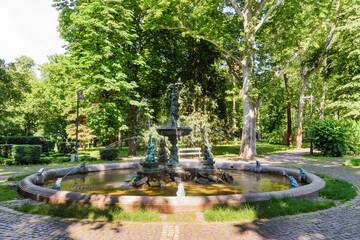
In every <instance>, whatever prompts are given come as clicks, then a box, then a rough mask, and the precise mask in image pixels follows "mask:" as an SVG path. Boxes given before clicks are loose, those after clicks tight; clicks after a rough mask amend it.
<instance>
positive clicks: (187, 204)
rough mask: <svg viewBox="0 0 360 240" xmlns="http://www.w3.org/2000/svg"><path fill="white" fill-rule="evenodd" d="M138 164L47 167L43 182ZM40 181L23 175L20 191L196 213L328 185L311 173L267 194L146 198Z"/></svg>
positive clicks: (314, 191)
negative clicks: (46, 185) (300, 181)
mask: <svg viewBox="0 0 360 240" xmlns="http://www.w3.org/2000/svg"><path fill="white" fill-rule="evenodd" d="M137 167H139V164H138V163H134V162H133V163H129V162H126V163H113V164H96V165H89V166H86V167H85V168H81V167H74V168H60V169H53V170H48V171H45V172H44V173H43V179H42V181H45V180H48V179H55V178H58V177H62V176H64V175H66V174H69V173H71V174H76V173H85V172H96V171H106V170H114V169H129V168H130V169H131V168H137ZM217 167H218V168H219V169H226V170H242V171H259V169H258V168H257V167H256V166H255V165H250V164H242V163H219V164H217ZM284 171H285V172H286V174H288V175H290V176H293V177H295V178H297V177H299V175H300V173H299V171H297V170H294V169H287V168H280V167H268V166H263V167H261V172H264V173H271V174H277V175H282V174H283V172H284ZM37 181H39V176H36V174H33V175H30V176H28V177H26V178H24V179H23V180H22V181H20V183H19V189H20V192H21V193H22V194H23V195H24V196H26V197H30V198H32V199H35V200H38V201H48V202H50V203H54V204H56V203H70V202H79V203H90V204H92V205H94V206H98V207H105V206H106V205H115V204H119V203H120V204H121V207H122V208H124V209H125V210H135V209H137V208H139V207H141V206H143V207H145V208H146V209H149V210H157V211H159V212H163V213H175V212H196V211H202V210H204V209H207V208H211V207H212V206H213V205H214V204H230V205H239V204H242V203H245V202H258V201H264V200H269V199H270V198H272V197H284V196H292V197H295V198H314V197H316V196H317V195H318V193H319V191H320V190H321V189H323V188H324V187H325V182H324V181H323V180H322V179H321V178H319V177H317V176H315V175H313V174H310V173H308V175H307V181H308V183H309V184H308V185H306V186H302V187H299V188H293V189H289V190H284V191H276V192H265V193H249V194H232V195H218V196H194V197H144V196H117V195H102V194H85V193H75V192H68V191H57V190H53V189H47V188H43V187H40V186H37V185H35V183H36V182H37Z"/></svg>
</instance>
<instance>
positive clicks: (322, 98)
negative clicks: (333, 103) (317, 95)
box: [320, 78, 326, 120]
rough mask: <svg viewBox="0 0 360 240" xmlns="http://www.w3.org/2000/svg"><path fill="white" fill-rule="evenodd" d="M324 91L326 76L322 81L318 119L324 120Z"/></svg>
mask: <svg viewBox="0 0 360 240" xmlns="http://www.w3.org/2000/svg"><path fill="white" fill-rule="evenodd" d="M325 93H326V78H325V79H324V82H323V87H322V95H321V103H320V120H324V110H325Z"/></svg>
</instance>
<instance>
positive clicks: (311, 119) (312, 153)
mask: <svg viewBox="0 0 360 240" xmlns="http://www.w3.org/2000/svg"><path fill="white" fill-rule="evenodd" d="M305 99H310V126H311V128H312V125H313V116H312V112H313V111H312V104H313V100H314V96H313V95H312V93H311V94H310V96H308V97H305ZM310 155H314V148H313V142H312V139H311V140H310Z"/></svg>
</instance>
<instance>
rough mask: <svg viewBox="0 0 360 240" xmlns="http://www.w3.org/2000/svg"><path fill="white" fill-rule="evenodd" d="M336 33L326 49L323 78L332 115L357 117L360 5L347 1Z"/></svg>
mask: <svg viewBox="0 0 360 240" xmlns="http://www.w3.org/2000/svg"><path fill="white" fill-rule="evenodd" d="M344 5H345V6H346V7H344V9H345V10H344V12H343V14H342V16H341V18H340V22H339V27H338V32H337V33H336V35H335V37H334V38H335V39H334V43H333V44H332V45H331V48H330V49H329V55H328V59H327V68H326V70H327V71H326V75H325V77H326V78H328V82H329V84H328V86H329V87H328V90H327V93H328V94H327V95H328V97H327V98H328V104H327V106H326V109H327V110H328V111H329V112H330V113H331V114H333V115H334V114H338V115H341V116H342V117H346V118H352V119H360V97H359V90H360V60H359V59H360V51H359V44H358V41H359V39H360V35H359V33H360V11H359V10H360V4H359V3H358V2H356V3H354V2H351V1H350V2H346V3H345V4H344Z"/></svg>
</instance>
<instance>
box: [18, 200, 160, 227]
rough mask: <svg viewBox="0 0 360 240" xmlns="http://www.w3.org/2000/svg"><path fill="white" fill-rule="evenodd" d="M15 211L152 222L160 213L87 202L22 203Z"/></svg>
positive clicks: (157, 218)
mask: <svg viewBox="0 0 360 240" xmlns="http://www.w3.org/2000/svg"><path fill="white" fill-rule="evenodd" d="M13 208H14V209H15V210H17V211H22V212H26V213H29V214H43V215H50V216H56V217H65V218H79V219H92V220H106V221H113V220H121V221H141V222H153V221H160V214H159V213H158V212H147V211H144V210H142V209H139V210H137V211H134V212H127V211H124V210H123V209H121V208H120V207H118V206H107V207H105V208H104V209H100V208H97V207H94V206H92V205H89V204H80V203H72V204H69V205H65V204H57V205H48V204H41V205H33V204H29V203H24V204H23V205H21V206H14V207H13Z"/></svg>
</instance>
